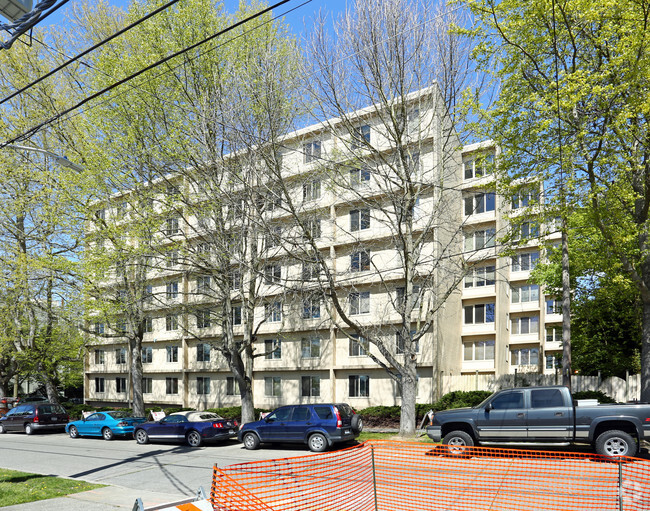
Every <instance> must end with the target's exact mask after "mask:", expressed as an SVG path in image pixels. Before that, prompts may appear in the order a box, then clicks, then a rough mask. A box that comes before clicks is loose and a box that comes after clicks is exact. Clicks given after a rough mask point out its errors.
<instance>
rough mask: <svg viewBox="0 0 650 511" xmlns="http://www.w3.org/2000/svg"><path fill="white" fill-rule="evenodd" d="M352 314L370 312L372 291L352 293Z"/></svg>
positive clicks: (350, 297)
mask: <svg viewBox="0 0 650 511" xmlns="http://www.w3.org/2000/svg"><path fill="white" fill-rule="evenodd" d="M348 298H349V301H350V315H352V316H353V315H356V314H370V291H363V292H361V293H350V295H349V297H348Z"/></svg>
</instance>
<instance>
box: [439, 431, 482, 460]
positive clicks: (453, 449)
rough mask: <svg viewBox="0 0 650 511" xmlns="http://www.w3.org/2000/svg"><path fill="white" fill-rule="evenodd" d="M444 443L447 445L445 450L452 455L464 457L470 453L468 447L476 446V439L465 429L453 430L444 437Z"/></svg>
mask: <svg viewBox="0 0 650 511" xmlns="http://www.w3.org/2000/svg"><path fill="white" fill-rule="evenodd" d="M442 444H443V445H446V446H447V447H446V449H445V452H446V453H447V454H449V455H450V456H456V457H464V456H467V455H468V451H470V450H471V449H467V448H468V447H473V446H474V439H473V438H472V436H471V435H470V434H469V433H466V432H465V431H461V430H456V431H451V432H449V433H447V434H446V435H445V438H443V439H442Z"/></svg>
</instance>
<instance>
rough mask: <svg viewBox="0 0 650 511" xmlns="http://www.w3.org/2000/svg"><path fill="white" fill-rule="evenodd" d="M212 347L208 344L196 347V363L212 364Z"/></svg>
mask: <svg viewBox="0 0 650 511" xmlns="http://www.w3.org/2000/svg"><path fill="white" fill-rule="evenodd" d="M211 348H212V347H211V346H210V345H209V344H207V343H199V344H197V345H196V361H197V362H210V350H211Z"/></svg>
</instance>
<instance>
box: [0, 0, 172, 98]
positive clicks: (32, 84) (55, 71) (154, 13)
mask: <svg viewBox="0 0 650 511" xmlns="http://www.w3.org/2000/svg"><path fill="white" fill-rule="evenodd" d="M66 1H67V0H66ZM176 2H178V0H171V1H170V2H168V3H166V4H165V5H163V6H161V7H159V8H158V9H156V10H154V11H152V12H150V13H149V14H147V15H146V16H144V17H142V18H140V19H139V20H137V21H135V22H133V23H131V24H130V25H128V26H126V27H124V28H123V29H121V30H118V31H117V32H115V33H114V34H113V35H111V36H109V37H107V38H106V39H104V40H103V41H100V42H99V43H97V44H95V45H93V46H91V47H90V48H88V49H87V50H84V51H82V52H81V53H80V54H78V55H76V56H75V57H72V58H71V59H70V60H68V61H67V62H64V63H63V64H61V65H60V66H58V67H56V68H54V69H52V70H51V71H49V72H48V73H46V74H44V75H43V76H41V77H39V78H37V79H36V80H34V81H33V82H31V83H30V84H28V85H25V86H24V87H23V88H21V89H19V90H17V91H15V92H13V93H12V94H10V95H9V96H7V97H6V98H4V99H3V100H1V101H0V105H3V104H4V103H6V102H7V101H9V100H10V99H11V98H14V97H16V96H17V95H18V94H20V93H22V92H25V91H26V90H27V89H30V88H31V87H33V86H34V85H36V84H38V83H40V82H42V81H43V80H45V79H46V78H48V77H50V76H52V75H53V74H54V73H57V72H59V71H61V70H62V69H64V68H66V67H67V66H69V65H70V64H72V63H74V62H76V61H77V60H79V59H80V58H82V57H84V56H86V55H88V54H89V53H90V52H91V51H94V50H96V49H97V48H100V47H101V46H103V45H105V44H106V43H108V42H109V41H112V40H113V39H115V38H116V37H118V36H120V35H122V34H123V33H125V32H128V31H129V30H131V29H132V28H134V27H137V26H138V25H139V24H140V23H142V22H144V21H146V20H148V19H149V18H151V17H152V16H155V15H156V14H158V13H159V12H161V11H164V10H165V9H167V8H169V7H171V6H172V5H174V4H175V3H176Z"/></svg>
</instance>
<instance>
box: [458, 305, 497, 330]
mask: <svg viewBox="0 0 650 511" xmlns="http://www.w3.org/2000/svg"><path fill="white" fill-rule="evenodd" d="M463 308H464V309H465V324H466V325H479V324H483V323H494V304H493V303H479V304H476V305H466V306H465V307H463Z"/></svg>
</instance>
